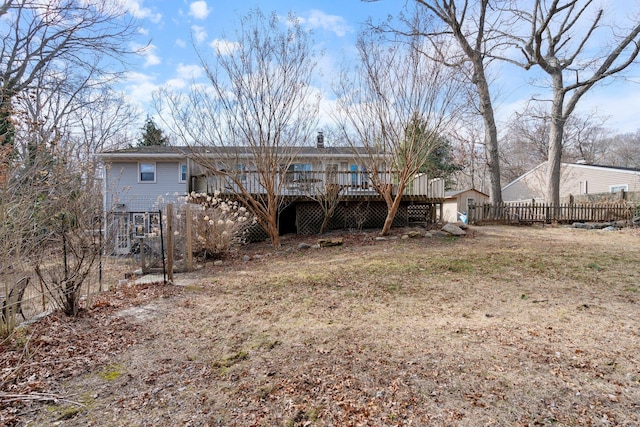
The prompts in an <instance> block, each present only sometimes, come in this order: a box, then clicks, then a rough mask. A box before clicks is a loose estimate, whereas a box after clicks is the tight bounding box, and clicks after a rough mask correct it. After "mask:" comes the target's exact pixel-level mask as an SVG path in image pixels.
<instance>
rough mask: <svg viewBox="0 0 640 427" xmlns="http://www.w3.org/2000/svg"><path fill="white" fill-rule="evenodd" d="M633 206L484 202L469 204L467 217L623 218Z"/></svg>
mask: <svg viewBox="0 0 640 427" xmlns="http://www.w3.org/2000/svg"><path fill="white" fill-rule="evenodd" d="M634 209H635V208H634V207H633V206H631V205H629V204H627V203H605V204H602V203H579V204H576V203H561V204H558V205H554V204H546V203H497V204H495V203H485V204H482V205H471V206H469V211H468V212H467V220H468V222H469V223H475V224H481V223H483V222H485V223H486V222H494V223H504V224H530V223H534V222H537V223H543V224H544V223H547V224H548V223H552V222H560V223H569V222H608V221H624V220H631V219H632V218H633V213H634Z"/></svg>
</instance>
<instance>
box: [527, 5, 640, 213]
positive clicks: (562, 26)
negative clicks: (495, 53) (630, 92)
mask: <svg viewBox="0 0 640 427" xmlns="http://www.w3.org/2000/svg"><path fill="white" fill-rule="evenodd" d="M593 9H595V11H594V13H593V14H592V15H591V16H589V13H590V12H591V11H592V10H593ZM515 14H516V16H517V17H518V18H519V19H520V20H522V22H526V23H528V25H529V33H528V36H526V37H524V38H523V40H522V46H521V47H522V51H523V53H524V55H525V57H526V60H527V64H526V67H533V66H536V65H537V66H538V67H539V68H540V69H541V70H542V71H543V72H544V73H546V74H547V75H548V76H549V78H550V80H551V82H550V85H551V89H552V92H553V97H552V99H551V108H550V119H551V121H550V127H549V153H548V159H549V167H548V168H547V183H548V184H547V185H548V187H547V198H548V200H549V201H550V202H552V203H559V202H560V164H561V161H562V160H561V159H562V151H563V141H564V136H565V135H564V133H565V124H566V123H567V120H568V119H569V117H570V116H571V114H572V113H573V112H574V110H575V108H576V106H577V104H578V101H579V100H580V99H581V98H582V97H583V96H584V95H585V94H586V93H587V92H588V91H589V90H590V89H591V88H592V87H594V86H595V85H596V84H598V83H600V82H602V81H603V80H605V79H612V78H615V77H620V76H621V73H622V72H623V71H624V70H626V69H627V68H628V67H629V66H631V65H632V64H634V63H635V61H636V58H637V56H638V53H640V20H638V19H637V17H630V18H629V20H628V22H627V25H628V27H627V28H625V27H623V26H621V25H620V24H617V23H613V22H609V23H607V22H605V13H604V10H603V9H597V5H596V3H595V2H593V0H586V1H580V0H566V1H561V0H549V1H545V0H536V1H535V2H534V4H533V7H532V9H531V10H530V11H525V10H522V9H519V10H515ZM596 41H598V42H600V43H601V48H600V49H599V50H597V51H594V49H593V48H592V47H591V46H592V45H594V44H595V43H596Z"/></svg>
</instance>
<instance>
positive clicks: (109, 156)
mask: <svg viewBox="0 0 640 427" xmlns="http://www.w3.org/2000/svg"><path fill="white" fill-rule="evenodd" d="M94 156H95V158H97V159H99V160H119V159H122V160H129V159H131V158H136V157H137V158H141V159H142V158H144V159H164V160H183V159H186V158H187V156H186V155H185V154H184V153H133V152H127V153H96V154H94Z"/></svg>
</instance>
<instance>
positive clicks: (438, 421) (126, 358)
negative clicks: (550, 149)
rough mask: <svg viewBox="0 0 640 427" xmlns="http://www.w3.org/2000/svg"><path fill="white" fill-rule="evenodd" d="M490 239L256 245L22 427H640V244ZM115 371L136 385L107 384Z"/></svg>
mask: <svg viewBox="0 0 640 427" xmlns="http://www.w3.org/2000/svg"><path fill="white" fill-rule="evenodd" d="M473 236H474V237H466V238H460V239H443V238H428V239H410V240H394V241H391V240H390V241H384V242H372V239H371V236H369V235H358V236H355V237H354V236H351V238H348V239H346V244H345V246H343V247H334V248H324V249H319V250H309V251H292V252H288V253H286V252H280V253H277V254H274V253H271V252H270V251H269V250H268V249H267V248H265V247H260V246H249V247H246V248H244V249H243V251H244V252H248V253H249V255H253V254H254V253H256V252H257V253H260V254H261V255H262V258H260V259H258V260H252V261H250V262H246V263H243V262H241V261H237V262H233V263H227V264H226V265H224V266H221V267H213V266H208V267H207V268H206V269H205V270H203V271H200V272H198V273H197V274H193V275H181V276H179V277H178V282H179V284H180V283H182V284H183V285H184V288H183V292H181V293H178V294H176V295H174V296H171V297H168V298H160V299H156V300H154V301H152V302H151V303H149V304H145V305H142V306H139V307H138V308H133V309H128V310H126V311H121V312H119V313H116V314H114V316H116V318H121V319H122V320H123V321H124V322H125V323H126V324H130V325H133V326H136V325H139V326H140V327H134V328H132V329H135V330H136V331H138V332H137V333H138V335H137V336H136V337H137V338H136V344H133V345H131V346H128V347H126V348H119V349H117V350H114V352H113V354H112V355H111V356H109V357H108V362H106V364H104V363H105V361H104V360H101V362H102V363H103V364H102V365H96V366H95V367H94V368H92V369H91V370H90V372H87V373H85V374H82V375H77V376H72V377H71V378H69V379H67V380H63V381H60V382H59V383H57V384H56V385H55V387H54V388H55V389H54V390H51V391H52V392H54V393H56V394H57V395H60V396H67V397H68V399H69V400H76V401H78V402H80V401H81V402H82V405H81V406H77V407H74V406H73V405H71V408H70V406H69V405H66V406H65V407H64V408H63V409H64V410H61V409H60V408H58V407H57V406H56V407H53V406H52V407H50V409H49V410H47V408H46V406H44V405H41V404H38V405H37V406H35V407H30V408H29V410H32V411H33V412H26V411H27V410H25V413H24V414H22V416H21V419H22V420H23V422H25V423H28V424H29V425H50V424H51V423H53V422H55V421H56V420H63V424H61V425H64V426H87V425H96V426H102V425H105V426H106V425H109V426H129V425H136V426H157V425H167V426H169V425H171V426H173V425H193V426H195V425H199V426H204V425H209V426H213V425H221V426H231V425H238V426H254V425H255V426H356V425H368V426H378V425H380V426H388V425H442V426H449V425H459V426H476V425H499V426H503V425H523V426H524V425H576V426H577V425H592V426H609V425H611V426H613V425H620V426H632V425H639V424H640V416H639V415H638V414H640V360H639V359H640V356H639V354H640V314H639V311H638V301H639V298H640V294H639V292H638V283H639V282H640V266H639V265H638V262H637V260H638V259H639V257H640V245H639V243H640V241H639V239H640V235H638V234H637V233H635V232H630V231H620V232H605V231H596V230H589V231H588V230H574V229H565V228H553V227H546V228H538V227H518V228H515V227H482V228H475V229H474V232H473ZM309 240H310V239H307V241H309ZM296 242H297V241H296V240H293V241H290V242H286V243H287V244H289V245H290V246H291V247H295V245H296ZM142 326H143V327H142ZM95 333H96V336H95V339H96V340H99V339H100V335H99V330H97V331H95ZM103 359H105V358H103ZM113 366H117V367H118V370H117V372H118V375H111V376H109V378H105V374H104V373H105V372H106V371H107V370H108V369H109V367H113ZM74 396H75V398H74ZM79 405H80V404H79ZM51 408H53V409H51ZM74 408H75V409H77V411H76V410H70V409H74ZM69 413H72V415H71V416H69V415H68V414H69Z"/></svg>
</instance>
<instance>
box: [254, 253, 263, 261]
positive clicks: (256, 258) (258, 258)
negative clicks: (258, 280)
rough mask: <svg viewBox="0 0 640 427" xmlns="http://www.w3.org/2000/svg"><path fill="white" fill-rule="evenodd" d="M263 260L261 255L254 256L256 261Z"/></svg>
mask: <svg viewBox="0 0 640 427" xmlns="http://www.w3.org/2000/svg"><path fill="white" fill-rule="evenodd" d="M262 258H263V256H262V255H260V254H255V255H254V256H253V259H255V260H260V259H262Z"/></svg>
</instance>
